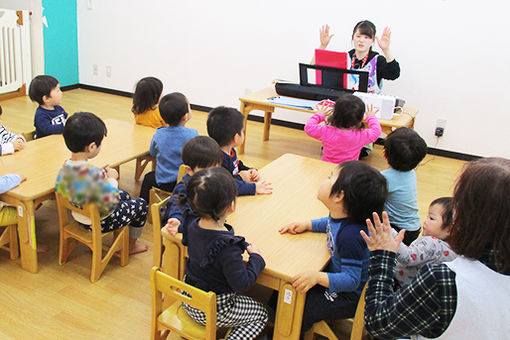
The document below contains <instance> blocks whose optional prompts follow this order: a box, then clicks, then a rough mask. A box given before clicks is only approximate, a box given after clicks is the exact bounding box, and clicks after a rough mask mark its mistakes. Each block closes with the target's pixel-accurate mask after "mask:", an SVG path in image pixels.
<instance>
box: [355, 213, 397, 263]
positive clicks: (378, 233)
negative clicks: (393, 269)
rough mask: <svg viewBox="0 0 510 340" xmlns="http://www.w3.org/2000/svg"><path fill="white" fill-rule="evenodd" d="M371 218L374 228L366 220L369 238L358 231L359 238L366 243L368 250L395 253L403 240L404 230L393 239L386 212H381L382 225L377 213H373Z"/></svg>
mask: <svg viewBox="0 0 510 340" xmlns="http://www.w3.org/2000/svg"><path fill="white" fill-rule="evenodd" d="M372 216H373V217H374V224H375V228H374V225H373V224H372V222H371V221H370V220H369V219H367V227H368V232H369V233H370V236H368V235H367V234H366V233H365V232H364V231H363V230H361V231H360V234H361V236H362V237H363V238H364V239H365V242H366V243H367V247H368V250H370V251H374V250H388V251H392V252H394V253H397V252H398V246H399V245H400V242H402V240H403V239H404V233H405V230H401V231H400V232H399V233H398V235H397V237H395V238H393V236H392V235H391V225H390V218H389V217H388V214H387V213H386V211H383V213H382V217H383V221H382V223H381V220H380V219H379V215H377V213H373V214H372Z"/></svg>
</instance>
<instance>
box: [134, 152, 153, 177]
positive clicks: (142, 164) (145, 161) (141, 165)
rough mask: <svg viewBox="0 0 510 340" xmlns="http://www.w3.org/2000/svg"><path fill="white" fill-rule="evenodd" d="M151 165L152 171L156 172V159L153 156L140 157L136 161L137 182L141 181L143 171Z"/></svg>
mask: <svg viewBox="0 0 510 340" xmlns="http://www.w3.org/2000/svg"><path fill="white" fill-rule="evenodd" d="M149 163H151V167H152V171H155V170H156V158H155V157H152V156H151V155H145V156H140V157H138V158H137V159H136V167H135V181H139V180H140V177H141V176H142V173H143V171H144V170H145V168H146V167H147V165H149Z"/></svg>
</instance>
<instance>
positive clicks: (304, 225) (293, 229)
mask: <svg viewBox="0 0 510 340" xmlns="http://www.w3.org/2000/svg"><path fill="white" fill-rule="evenodd" d="M307 230H312V222H311V221H306V222H292V223H289V224H287V225H284V226H283V227H281V228H280V230H278V232H279V233H280V234H285V233H290V234H292V235H296V234H301V233H304V232H305V231H307Z"/></svg>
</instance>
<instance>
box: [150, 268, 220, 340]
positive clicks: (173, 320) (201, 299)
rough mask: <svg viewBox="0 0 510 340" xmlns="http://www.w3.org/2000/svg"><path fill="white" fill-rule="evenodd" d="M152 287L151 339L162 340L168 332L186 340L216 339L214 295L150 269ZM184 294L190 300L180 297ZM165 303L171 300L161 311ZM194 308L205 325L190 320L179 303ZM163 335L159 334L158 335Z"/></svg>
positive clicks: (183, 296)
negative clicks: (202, 314)
mask: <svg viewBox="0 0 510 340" xmlns="http://www.w3.org/2000/svg"><path fill="white" fill-rule="evenodd" d="M151 287H152V324H151V339H152V340H159V339H166V338H167V336H168V334H169V331H173V332H176V333H178V334H179V335H180V336H182V337H185V338H186V339H207V340H213V339H216V294H215V293H213V292H208V293H206V292H204V291H203V290H200V289H198V288H195V287H193V286H190V285H188V284H186V283H184V282H182V281H180V280H178V279H176V278H173V277H171V276H170V275H167V274H165V273H163V272H162V271H160V270H159V269H158V268H157V267H152V270H151ZM182 291H185V292H186V293H188V294H189V295H191V297H189V296H186V295H183V294H182ZM163 294H165V300H167V299H170V300H172V301H174V302H173V303H172V304H171V305H170V307H169V308H167V309H165V310H163ZM183 302H184V303H186V304H188V305H190V306H192V307H195V308H197V309H199V310H201V311H202V312H204V313H205V315H206V323H205V326H202V325H200V324H199V323H197V322H196V321H195V320H193V319H192V318H191V317H190V316H189V315H188V313H187V312H186V311H185V310H184V308H183V307H182V305H181V304H182V303H183ZM161 332H163V333H161Z"/></svg>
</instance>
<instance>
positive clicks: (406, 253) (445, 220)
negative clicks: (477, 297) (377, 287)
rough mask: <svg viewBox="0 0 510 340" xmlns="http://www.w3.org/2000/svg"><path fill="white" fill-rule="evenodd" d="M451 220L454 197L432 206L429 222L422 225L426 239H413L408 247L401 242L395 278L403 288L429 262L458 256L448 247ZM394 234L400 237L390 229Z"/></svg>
mask: <svg viewBox="0 0 510 340" xmlns="http://www.w3.org/2000/svg"><path fill="white" fill-rule="evenodd" d="M452 220H453V207H452V198H451V197H441V198H438V199H436V200H434V201H432V203H430V206H429V212H428V215H427V219H426V220H425V221H424V222H423V236H421V237H419V238H417V239H416V240H414V241H413V243H411V245H410V246H409V247H408V246H406V245H405V244H404V243H402V242H401V243H400V245H399V247H398V254H397V266H396V273H395V278H396V279H397V281H398V283H399V284H400V285H401V286H403V285H405V284H406V283H409V282H410V281H411V280H412V279H414V277H415V276H416V274H417V273H418V271H419V270H420V268H421V267H422V266H423V265H425V264H427V263H442V262H450V261H453V260H455V258H456V257H457V254H455V252H454V251H453V250H452V249H451V248H450V245H449V244H448V237H449V236H450V229H451V227H452ZM391 233H392V234H393V237H397V234H398V233H397V231H396V230H395V229H391Z"/></svg>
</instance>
